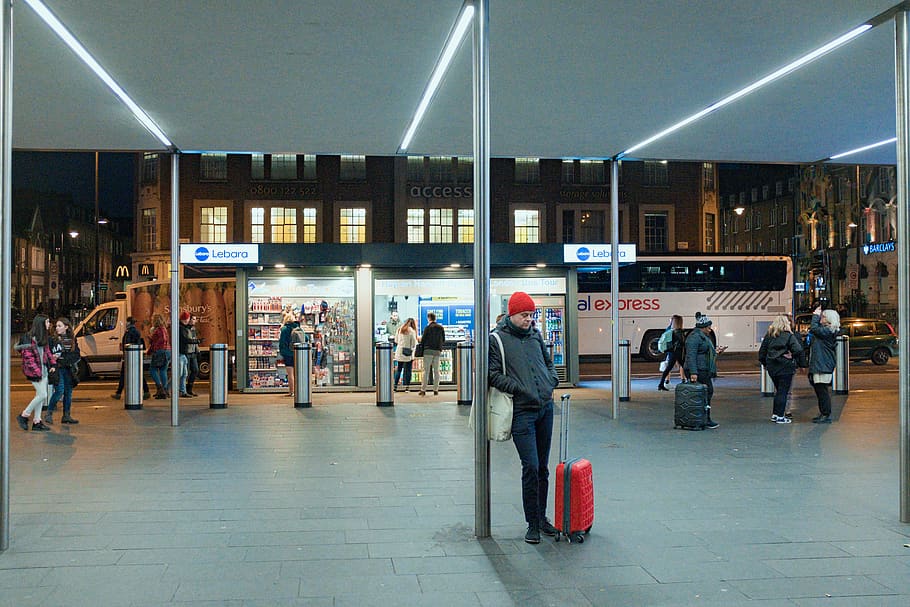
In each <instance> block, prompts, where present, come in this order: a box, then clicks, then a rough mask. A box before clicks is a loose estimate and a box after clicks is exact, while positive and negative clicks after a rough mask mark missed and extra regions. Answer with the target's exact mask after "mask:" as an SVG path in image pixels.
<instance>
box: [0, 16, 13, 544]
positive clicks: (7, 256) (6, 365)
mask: <svg viewBox="0 0 910 607" xmlns="http://www.w3.org/2000/svg"><path fill="white" fill-rule="evenodd" d="M0 19H2V23H0V27H2V29H3V49H2V53H3V56H2V58H0V60H2V63H3V67H2V76H0V122H2V129H0V130H2V132H3V134H2V143H0V199H2V200H0V242H2V245H0V552H3V551H5V550H6V549H8V548H9V520H10V518H9V423H10V418H9V415H10V410H9V383H10V347H11V345H10V341H11V339H10V301H12V300H11V298H10V275H11V273H12V245H11V244H10V243H12V217H13V213H12V209H13V205H12V198H11V197H12V179H13V174H12V155H13V7H12V3H11V2H10V0H4V2H3V9H2V15H0Z"/></svg>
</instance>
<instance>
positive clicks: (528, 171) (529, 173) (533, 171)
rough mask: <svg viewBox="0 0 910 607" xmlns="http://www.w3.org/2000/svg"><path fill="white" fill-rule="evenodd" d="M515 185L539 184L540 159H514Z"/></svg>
mask: <svg viewBox="0 0 910 607" xmlns="http://www.w3.org/2000/svg"><path fill="white" fill-rule="evenodd" d="M515 183H523V184H532V183H540V159H539V158H516V159H515Z"/></svg>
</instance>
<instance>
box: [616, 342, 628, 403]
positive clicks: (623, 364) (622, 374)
mask: <svg viewBox="0 0 910 607" xmlns="http://www.w3.org/2000/svg"><path fill="white" fill-rule="evenodd" d="M631 365H632V348H631V344H630V343H629V340H628V339H620V340H619V360H617V361H616V364H615V365H612V364H611V366H612V367H613V369H612V373H613V389H614V390H616V391H617V392H616V393H617V394H618V395H619V400H621V401H623V402H625V401H628V400H629V399H630V395H631V390H632V384H631V381H632V377H631V376H630V375H629V369H630V368H631Z"/></svg>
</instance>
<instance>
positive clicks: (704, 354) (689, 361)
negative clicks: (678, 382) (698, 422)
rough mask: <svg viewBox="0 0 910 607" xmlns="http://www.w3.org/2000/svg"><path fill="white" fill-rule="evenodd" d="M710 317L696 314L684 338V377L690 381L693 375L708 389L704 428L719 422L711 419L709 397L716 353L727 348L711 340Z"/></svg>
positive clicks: (710, 395)
mask: <svg viewBox="0 0 910 607" xmlns="http://www.w3.org/2000/svg"><path fill="white" fill-rule="evenodd" d="M711 324H712V322H711V319H710V318H709V317H708V316H706V315H704V314H698V315H697V320H696V321H695V329H694V330H693V331H692V332H691V333H689V337H687V338H686V362H685V369H686V379H687V380H689V381H692V376H693V375H695V381H697V382H698V383H700V384H704V385H705V386H706V387H707V389H708V406H707V407H706V409H707V416H708V421H707V423H706V424H705V428H710V429H712V430H713V429H715V428H717V427H718V426H720V424H718V423H717V422H716V421H714V420H712V419H711V398H712V397H713V396H714V378H715V377H717V363H716V359H717V355H718V354H720V353H721V352H723V351H724V350H726V349H727V347H726V346H720V347H717V346H715V345H714V342H712V341H711V338H710V337H709V335H710V334H711V333H712V332H713V329H711Z"/></svg>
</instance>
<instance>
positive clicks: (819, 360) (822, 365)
mask: <svg viewBox="0 0 910 607" xmlns="http://www.w3.org/2000/svg"><path fill="white" fill-rule="evenodd" d="M809 334H810V335H812V341H811V343H810V344H809V373H834V367H835V366H837V358H836V356H835V354H834V347H835V346H836V345H837V336H838V335H839V334H840V331H834V330H832V329H831V328H829V327H828V326H825V325H823V324H822V323H821V317H819V316H818V315H817V314H816V315H813V316H812V325H811V326H810V327H809Z"/></svg>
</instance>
